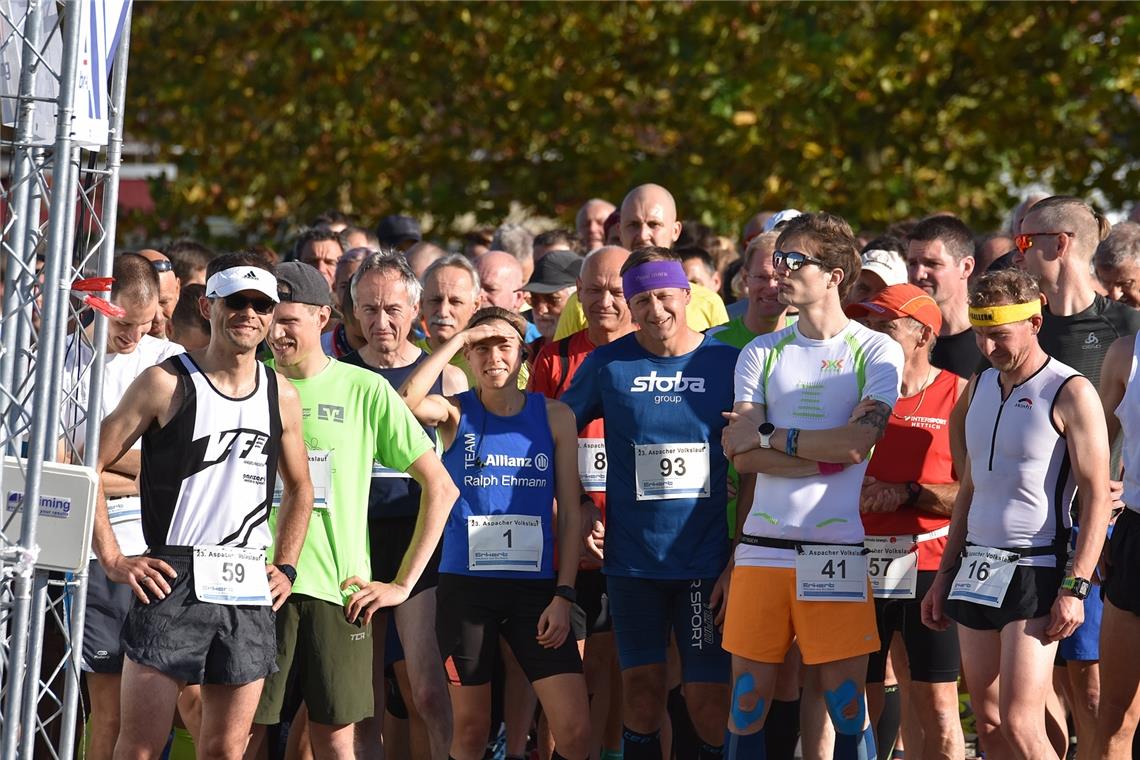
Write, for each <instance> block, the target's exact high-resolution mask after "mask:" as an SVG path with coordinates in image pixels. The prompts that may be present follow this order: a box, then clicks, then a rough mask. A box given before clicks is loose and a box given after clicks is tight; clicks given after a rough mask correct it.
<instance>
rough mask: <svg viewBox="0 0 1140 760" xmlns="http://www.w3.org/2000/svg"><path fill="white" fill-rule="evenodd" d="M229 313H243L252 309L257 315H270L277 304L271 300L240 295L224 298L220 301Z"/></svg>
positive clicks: (235, 294)
mask: <svg viewBox="0 0 1140 760" xmlns="http://www.w3.org/2000/svg"><path fill="white" fill-rule="evenodd" d="M222 302H223V303H225V305H226V308H227V309H229V310H230V311H245V310H246V309H247V308H252V309H253V311H254V312H255V313H257V314H272V313H273V307H274V306H276V305H277V303H276V302H275V301H274V300H273V299H271V298H264V297H262V298H258V297H257V296H243V295H241V294H240V293H234V294H233V295H229V296H226V297H224V298H223V299H222Z"/></svg>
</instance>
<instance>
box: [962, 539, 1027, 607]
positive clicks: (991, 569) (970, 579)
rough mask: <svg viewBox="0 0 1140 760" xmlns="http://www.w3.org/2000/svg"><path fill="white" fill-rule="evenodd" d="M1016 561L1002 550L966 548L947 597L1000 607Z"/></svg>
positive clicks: (1013, 555)
mask: <svg viewBox="0 0 1140 760" xmlns="http://www.w3.org/2000/svg"><path fill="white" fill-rule="evenodd" d="M1020 558H1021V557H1020V556H1019V555H1018V554H1017V553H1016V552H1007V551H1005V550H1004V549H989V548H987V547H985V546H967V547H966V554H965V556H963V557H962V564H961V565H960V566H959V567H958V574H957V575H955V576H954V582H953V583H952V584H950V594H949V596H948V598H949V599H957V600H960V601H963V602H975V603H977V604H984V605H985V606H987V607H1000V606H1001V603H1002V602H1003V601H1004V600H1005V594H1006V592H1007V591H1009V583H1010V581H1012V580H1013V573H1014V572H1015V571H1016V570H1017V561H1018V560H1019V559H1020Z"/></svg>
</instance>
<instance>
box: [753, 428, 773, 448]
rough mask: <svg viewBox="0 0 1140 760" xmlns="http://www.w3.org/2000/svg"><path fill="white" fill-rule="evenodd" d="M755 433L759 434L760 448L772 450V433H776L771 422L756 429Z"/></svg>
mask: <svg viewBox="0 0 1140 760" xmlns="http://www.w3.org/2000/svg"><path fill="white" fill-rule="evenodd" d="M757 432H759V433H760V448H762V449H770V448H772V433H775V432H776V426H775V425H773V424H772V423H771V422H765V423H764V424H763V425H761V426H760V427H759V428H757Z"/></svg>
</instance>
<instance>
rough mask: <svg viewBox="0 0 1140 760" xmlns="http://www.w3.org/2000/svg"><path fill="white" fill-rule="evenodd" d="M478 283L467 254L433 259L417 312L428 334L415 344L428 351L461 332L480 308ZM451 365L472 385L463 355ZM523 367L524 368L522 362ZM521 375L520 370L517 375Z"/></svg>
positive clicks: (433, 349)
mask: <svg viewBox="0 0 1140 760" xmlns="http://www.w3.org/2000/svg"><path fill="white" fill-rule="evenodd" d="M508 258H509V257H508ZM481 285H482V283H481V280H480V278H479V272H477V271H476V269H475V265H474V264H472V263H471V260H470V259H468V258H467V257H466V256H463V255H460V254H458V253H449V254H447V255H446V256H444V257H443V258H440V259H436V261H435V262H434V263H432V265H431V266H429V267H428V268H427V271H425V272H424V278H423V288H424V290H423V300H422V302H421V304H420V314H421V315H422V316H423V322H424V325H425V327H426V328H427V335H426V336H425V337H424V338H423V339H421V340H417V341H415V344H416V346H418V347H419V348H422V349H423V350H424V351H425V352H427V353H429V354H430V353H431V352H432V351H435V350H436V349H437V348H439V347H440V346H442V345H443V344H444V343H446V342H447V341H449V340H451V338H452V337H453V336H454V335H456V334H457V333H459V332H461V331H462V330H463V329H464V328H465V327H466V326H467V323H468V322H469V321H471V315H472V314H474V313H475V311H476V310H477V309H478V308H479V300H480V298H481V297H482V289H481ZM451 364H452V366H454V367H458V368H459V369H460V370H461V371H462V372H463V374H464V375H465V376H466V379H467V382H468V384H473V382H472V377H471V374H470V370H469V369H468V367H467V362H466V361H465V360H464V359H463V355H462V354H457V355H456V356H455V358H454V359H452V360H451ZM523 368H524V370H525V368H526V365H525V364H524V365H523ZM523 374H524V373H522V372H520V373H519V376H520V377H521V376H522V375H523ZM444 379H445V380H446V376H445V377H444Z"/></svg>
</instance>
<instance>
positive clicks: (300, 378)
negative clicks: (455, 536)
mask: <svg viewBox="0 0 1140 760" xmlns="http://www.w3.org/2000/svg"><path fill="white" fill-rule="evenodd" d="M276 274H277V280H278V286H279V296H280V299H281V303H280V304H278V306H277V307H276V308H275V310H274V315H273V324H272V326H271V327H270V330H269V338H268V340H269V345H270V348H271V350H272V351H273V357H274V358H273V362H272V363H273V364H274V366H275V368H276V369H277V371H279V372H280V373H281V374H282V375H284V376H285V377H286V378H288V379H289V381H290V382H291V383H292V384H293V386H294V388H296V390H297V392H298V394H299V395H300V398H301V407H302V419H303V424H302V432H303V434H304V438H305V445H306V446H307V447H308V454H309V471H310V475H311V477H312V479H313V491H314V498H313V515H312V518H311V521H310V523H309V531H308V535H307V537H306V539H305V545H304V548H303V549H302V550H301V556H300V559H299V560H298V562H297V578H296V581H295V583H294V586H293V595H292V596H291V597H290V599H289V601H288V602H287V603H286V604H285V606H284V607H282V608H281V610H280V611H279V612H278V613H277V666H278V668H279V670H278V672H277V673H275V674H274V675H272V676H270V677H269V678H267V679H266V682H265V689H264V692H263V693H262V696H261V703H260V704H259V705H258V710H257V715H256V717H255V723H256V724H258V726H265V725H268V724H273V723H277V722H279V721H280V720H281V719H282V718H283V717H289V718H291V717H292V716H282V715H281V711H282V707H283V703H284V698H285V686H286V683H287V682H288V681H289V680H290V675H291V673H292V672H293V669H294V668H297V671H296V673H297V674H298V675H299V681H298V683H297V685H298V688H299V689H300V695H301V697H302V699H303V700H304V702H305V705H306V706H307V708H308V711H309V721H310V725H311V729H310V730H311V736H312V742H313V745H314V749H315V750H316V752H317V755H318V756H324V757H337V758H341V757H343V758H351V757H353V729H352V724H353V723H355V722H357V721H359V720H361V719H363V718H366V717H369V716H370V715H372V711H373V698H372V641H371V637H370V622H371V618H372V615H373V614H374V613H375V612H376V611H377V610H379V609H380V608H382V607H389V606H393V605H396V604H399V603H401V602H403V601H404V600H405V599H406V598H407V596H408V593H409V592H410V590H411V588H412V586H413V585H415V582H416V580H417V579H418V578H419V576H420V574H421V573H422V572H423V570H424V567H425V566H426V565H427V563H428V560H429V559H430V558H431V555H432V553H433V551H434V550H435V546H436V544H438V543H439V538H440V535H441V533H442V531H443V525H444V523H445V522H446V520H447V515H448V513H449V512H450V510H451V506H452V504H453V503H454V501H455V497H456V490H455V486H454V485H453V484H452V482H451V479H450V477H448V475H447V471H446V470H445V469H444V468H443V465H442V464H441V463H440V461H439V458H438V456H437V455H436V453H435V449H434V447H433V446H432V443H431V441H430V440H429V439H428V437H427V435H425V434H424V431H423V428H421V427H420V425H419V423H418V422H416V419H415V417H413V416H412V414H411V412H410V411H409V410H408V408H407V406H406V405H405V404H404V402H403V400H402V399H401V398H400V397H399V394H397V393H396V391H395V390H393V389H392V387H391V386H390V385H389V384H388V382H387V381H385V380H384V379H383V378H381V377H380V376H378V375H376V374H374V373H372V372H368V371H367V370H363V369H360V368H358V367H352V366H350V365H347V364H342V363H340V362H338V361H336V360H335V359H332V358H329V357H327V356H325V355H324V353H323V352H322V351H321V345H320V336H321V329H322V328H323V327H324V325H325V323H327V321H328V319H329V315H330V313H331V293H330V291H329V288H328V284H327V283H326V282H325V281H324V279H323V278H322V277H321V275H320V273H319V272H318V271H317V270H316V269H313V268H312V267H310V266H309V265H307V264H303V263H300V262H288V263H286V264H282V265H281V266H280V267H278V269H277V272H276ZM373 461H376V462H380V463H382V464H383V465H384V466H386V467H390V468H392V469H395V470H400V471H406V472H408V473H409V474H410V475H411V476H412V477H413V478H414V479H415V480H416V481H417V482H418V483H419V484H420V486H421V488H422V492H423V496H422V501H421V509H420V513H419V517H418V520H417V524H416V528H415V534H414V537H413V539H412V542H411V546H410V547H409V548H408V551H407V553H406V554H405V555H404V558H403V561H402V563H401V565H400V570H399V573H398V574H397V576H396V579H395V580H393V581H392V582H391V583H378V582H370V581H369V576H370V568H371V559H370V556H369V547H368V486H369V481H370V475H371V472H372V463H373ZM270 519H271V520H272V519H273V517H271V518H270ZM259 738H260V737H258V736H256V734H255V737H254V741H255V742H256V741H258V740H259Z"/></svg>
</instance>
